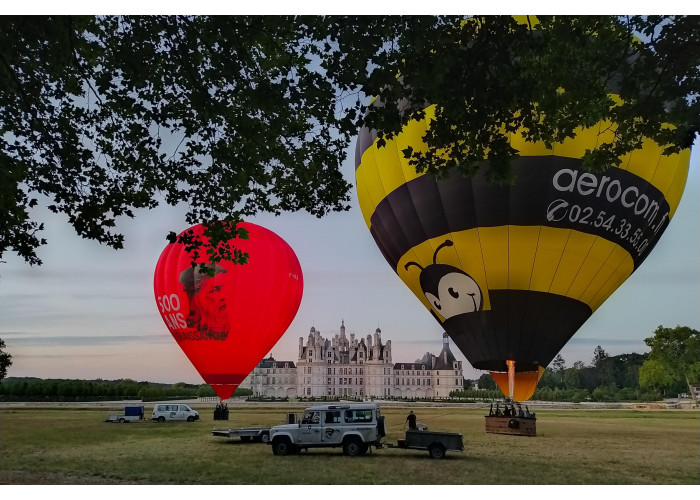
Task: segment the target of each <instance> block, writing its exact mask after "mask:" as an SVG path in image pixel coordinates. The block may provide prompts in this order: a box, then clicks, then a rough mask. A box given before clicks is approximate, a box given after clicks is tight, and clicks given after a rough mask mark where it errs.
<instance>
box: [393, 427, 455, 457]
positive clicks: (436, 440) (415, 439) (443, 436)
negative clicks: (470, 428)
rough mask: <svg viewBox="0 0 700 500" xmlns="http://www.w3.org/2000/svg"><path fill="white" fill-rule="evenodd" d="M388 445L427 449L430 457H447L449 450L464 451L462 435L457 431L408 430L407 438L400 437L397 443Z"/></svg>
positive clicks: (410, 448)
mask: <svg viewBox="0 0 700 500" xmlns="http://www.w3.org/2000/svg"><path fill="white" fill-rule="evenodd" d="M386 445H387V447H388V448H403V449H406V450H427V451H428V453H429V454H430V458H445V454H446V453H447V452H448V451H464V440H463V439H462V435H461V434H458V433H456V432H438V431H421V430H408V431H406V439H399V440H398V442H397V444H391V443H386Z"/></svg>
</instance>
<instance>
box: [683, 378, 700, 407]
mask: <svg viewBox="0 0 700 500" xmlns="http://www.w3.org/2000/svg"><path fill="white" fill-rule="evenodd" d="M683 376H685V383H686V384H688V390H689V391H690V397H691V398H693V407H696V406H698V398H696V397H695V391H694V390H693V386H692V385H691V384H690V380H689V379H688V374H687V373H684V374H683Z"/></svg>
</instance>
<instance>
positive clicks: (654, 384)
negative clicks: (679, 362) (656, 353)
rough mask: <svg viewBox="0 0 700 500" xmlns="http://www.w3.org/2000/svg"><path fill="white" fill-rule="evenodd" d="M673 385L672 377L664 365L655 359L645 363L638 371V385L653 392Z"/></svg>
mask: <svg viewBox="0 0 700 500" xmlns="http://www.w3.org/2000/svg"><path fill="white" fill-rule="evenodd" d="M671 384H673V377H672V376H671V374H670V373H669V372H668V370H667V369H666V366H665V365H664V363H662V362H661V361H659V360H656V359H650V360H648V361H645V362H644V364H643V365H642V367H641V368H640V369H639V385H640V386H641V387H647V388H650V389H653V390H654V391H659V392H660V391H662V390H664V389H668V388H669V387H670V386H671Z"/></svg>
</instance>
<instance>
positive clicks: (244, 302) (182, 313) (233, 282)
mask: <svg viewBox="0 0 700 500" xmlns="http://www.w3.org/2000/svg"><path fill="white" fill-rule="evenodd" d="M237 227H239V228H244V229H246V230H247V231H248V234H249V239H248V240H242V239H238V238H237V239H235V240H234V246H235V247H236V248H237V249H240V250H242V251H243V252H247V253H248V254H249V258H248V262H247V263H246V264H236V265H234V264H232V263H230V262H225V261H222V262H220V263H218V264H216V265H215V266H214V275H213V276H211V277H210V276H209V275H208V274H207V273H200V272H199V267H197V268H196V269H193V268H192V267H191V257H190V254H189V253H188V252H187V251H185V248H184V245H182V244H179V243H172V244H170V245H168V246H167V247H166V248H165V249H164V250H163V253H162V254H161V256H160V258H159V259H158V263H157V265H156V270H155V275H154V281H153V285H154V291H155V297H156V303H157V305H158V309H159V311H160V314H161V317H162V318H163V321H164V322H165V324H166V325H167V327H168V329H169V330H170V333H171V334H172V336H173V337H174V338H175V340H176V341H177V343H178V345H179V346H180V348H181V349H182V350H183V352H184V353H185V355H186V356H187V357H188V358H189V360H190V361H191V362H192V364H193V365H194V367H195V368H196V369H197V371H198V372H199V374H200V375H201V376H202V378H203V379H204V381H205V382H206V383H207V384H209V385H211V387H212V388H213V389H214V390H215V391H216V393H217V394H218V395H219V397H220V398H222V399H228V398H229V397H231V395H232V394H233V392H234V391H235V390H236V388H237V387H238V385H239V384H240V383H241V382H242V381H243V379H244V378H245V377H246V376H247V375H248V374H249V373H250V372H251V371H252V369H253V368H254V367H255V366H256V365H257V364H258V363H259V362H260V360H261V359H262V358H263V357H264V356H265V354H267V353H268V352H269V350H270V349H271V348H272V347H273V346H274V345H275V343H277V341H278V340H279V338H280V337H281V336H282V334H283V333H284V332H285V331H286V329H287V328H288V327H289V324H290V323H291V322H292V320H293V319H294V316H295V315H296V313H297V310H298V308H299V304H300V302H301V296H302V291H303V276H302V272H301V266H300V265H299V261H298V260H297V257H296V255H295V254H294V252H293V251H292V249H291V247H290V246H289V245H288V244H287V243H286V242H285V241H284V240H283V239H282V238H280V237H279V236H278V235H276V234H275V233H273V232H272V231H270V230H269V229H266V228H264V227H261V226H258V225H255V224H252V223H249V222H243V223H239V224H238V226H237ZM190 229H192V230H193V231H194V234H196V235H202V234H203V226H202V225H196V226H193V227H192V228H190ZM204 241H206V238H204ZM200 254H203V255H204V256H202V257H200V258H199V260H198V261H197V262H198V263H200V262H206V261H207V258H206V252H204V251H200Z"/></svg>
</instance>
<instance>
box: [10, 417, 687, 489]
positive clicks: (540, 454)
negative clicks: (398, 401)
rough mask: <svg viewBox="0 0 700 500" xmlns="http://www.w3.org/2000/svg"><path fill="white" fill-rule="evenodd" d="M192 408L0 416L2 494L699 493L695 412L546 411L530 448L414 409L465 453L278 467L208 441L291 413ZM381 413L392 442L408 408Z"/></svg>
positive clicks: (334, 452) (278, 460)
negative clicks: (677, 489) (226, 416)
mask: <svg viewBox="0 0 700 500" xmlns="http://www.w3.org/2000/svg"><path fill="white" fill-rule="evenodd" d="M195 408H196V405H195ZM198 409H199V410H200V413H202V416H203V419H202V420H201V421H199V422H194V423H187V422H182V423H180V422H174V423H166V424H157V423H154V422H150V421H144V422H135V423H130V424H114V423H106V422H104V419H105V418H106V416H107V414H108V413H109V411H107V410H105V409H103V408H90V409H76V408H7V409H2V410H0V484H156V485H160V484H200V485H218V484H267V485H270V484H272V485H283V484H360V485H363V484H364V485H368V484H405V485H414V484H425V485H429V484H440V485H455V484H479V485H488V484H553V485H573V484H700V462H699V459H698V455H699V453H700V414H699V413H698V412H697V411H684V410H668V411H660V410H659V411H633V410H541V411H538V421H537V431H538V435H537V437H534V438H528V437H514V436H502V435H495V434H486V433H485V432H484V410H483V409H461V408H424V407H420V408H414V411H415V412H416V413H417V415H418V420H419V422H423V423H425V424H426V425H428V427H429V428H430V429H431V430H444V431H450V432H459V433H461V434H462V435H463V436H464V443H465V447H466V449H465V451H464V452H462V453H455V452H448V454H447V458H446V459H444V460H432V459H430V458H429V456H428V454H427V452H421V451H412V450H401V449H397V448H384V449H381V450H373V451H372V453H371V454H368V455H366V456H363V457H345V456H343V454H342V451H341V450H340V449H319V450H310V451H309V452H305V453H302V454H301V455H297V456H286V457H278V456H274V455H273V454H272V450H271V448H270V447H269V446H268V445H265V444H262V443H260V444H258V443H242V442H240V441H239V440H238V439H230V440H229V439H225V438H217V437H213V436H212V435H211V430H212V429H214V428H221V427H244V426H270V425H275V424H279V423H282V422H283V421H284V418H285V414H286V412H287V411H294V412H297V413H298V412H299V411H300V410H299V408H298V407H295V408H280V407H267V406H263V405H261V406H240V407H239V406H235V405H232V406H231V414H230V420H229V421H228V422H215V421H213V410H212V409H211V408H210V407H204V408H198ZM150 410H151V408H150V407H148V405H147V408H146V414H147V416H150ZM382 412H383V414H384V415H385V416H386V423H387V434H388V435H387V438H386V440H387V441H388V442H391V443H396V441H397V439H399V438H402V437H403V424H404V419H405V416H406V414H407V412H408V409H407V408H401V407H388V406H387V407H383V408H382Z"/></svg>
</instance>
